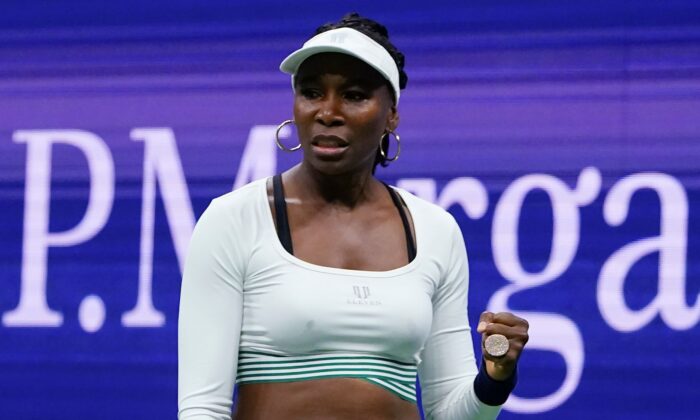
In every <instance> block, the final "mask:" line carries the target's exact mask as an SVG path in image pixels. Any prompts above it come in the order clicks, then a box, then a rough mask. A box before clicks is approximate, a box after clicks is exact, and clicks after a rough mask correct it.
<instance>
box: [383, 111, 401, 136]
mask: <svg viewBox="0 0 700 420" xmlns="http://www.w3.org/2000/svg"><path fill="white" fill-rule="evenodd" d="M399 119H400V118H399V111H398V109H396V105H392V106H391V111H390V112H389V115H388V116H387V122H386V127H387V129H388V130H390V131H396V128H397V127H398V126H399Z"/></svg>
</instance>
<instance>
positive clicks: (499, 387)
mask: <svg viewBox="0 0 700 420" xmlns="http://www.w3.org/2000/svg"><path fill="white" fill-rule="evenodd" d="M486 365H487V363H486V360H484V359H483V358H482V359H481V366H480V368H479V373H478V374H477V375H476V378H474V393H475V394H476V396H477V398H479V400H480V401H481V402H482V403H484V404H486V405H492V406H495V405H502V404H503V403H505V402H506V400H507V399H508V396H509V395H510V393H511V392H512V391H513V388H515V384H516V383H517V381H518V372H517V367H515V366H514V367H513V368H512V369H510V374H509V375H508V376H506V377H504V378H503V379H502V380H499V379H496V378H494V377H492V376H491V374H490V373H489V372H488V369H487V367H486ZM501 373H506V372H501Z"/></svg>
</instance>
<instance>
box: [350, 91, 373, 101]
mask: <svg viewBox="0 0 700 420" xmlns="http://www.w3.org/2000/svg"><path fill="white" fill-rule="evenodd" d="M367 97H368V96H367V94H366V93H364V92H361V91H357V90H349V91H347V92H345V98H346V99H347V100H349V101H363V100H365V99H367Z"/></svg>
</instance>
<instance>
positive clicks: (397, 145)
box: [379, 130, 401, 162]
mask: <svg viewBox="0 0 700 420" xmlns="http://www.w3.org/2000/svg"><path fill="white" fill-rule="evenodd" d="M384 135H385V136H392V135H393V136H394V138H396V154H395V155H394V156H393V157H391V158H388V157H387V156H386V152H385V151H384V148H383V147H382V144H381V142H380V143H379V154H380V155H382V158H383V159H384V160H385V161H387V162H393V161H395V160H396V159H398V158H399V155H400V154H401V138H400V137H399V135H398V134H396V133H394V132H393V131H391V130H389V131H387V132H386V133H385V134H384ZM383 138H384V137H382V139H383Z"/></svg>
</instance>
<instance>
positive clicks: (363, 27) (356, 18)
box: [315, 12, 408, 173]
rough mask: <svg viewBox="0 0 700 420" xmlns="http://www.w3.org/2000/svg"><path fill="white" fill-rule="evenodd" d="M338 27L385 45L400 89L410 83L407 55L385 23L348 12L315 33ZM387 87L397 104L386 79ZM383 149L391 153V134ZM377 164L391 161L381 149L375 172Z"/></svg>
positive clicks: (386, 136) (378, 152)
mask: <svg viewBox="0 0 700 420" xmlns="http://www.w3.org/2000/svg"><path fill="white" fill-rule="evenodd" d="M338 28H352V29H354V30H356V31H358V32H362V33H363V34H365V35H367V36H368V37H370V38H372V39H373V40H374V41H375V42H376V43H378V44H379V45H381V46H382V47H384V49H385V50H386V51H387V52H388V53H389V55H390V56H391V58H393V59H394V62H395V63H396V67H398V69H399V88H400V89H405V88H406V84H407V83H408V75H406V72H405V71H404V69H403V67H404V63H405V57H404V55H403V54H402V53H401V51H399V50H398V49H397V48H396V47H395V46H394V44H392V43H391V42H390V41H389V31H388V30H387V29H386V27H385V26H384V25H382V24H381V23H379V22H376V21H374V20H372V19H369V18H366V17H362V16H360V15H359V14H357V13H355V12H353V13H348V14H346V15H345V16H343V18H342V19H340V20H339V21H338V22H333V23H326V24H324V25H321V26H319V27H318V28H317V29H316V33H315V35H318V34H320V33H323V32H326V31H330V30H331V29H338ZM386 84H387V87H388V88H389V92H391V96H392V98H393V99H394V104H396V97H395V94H394V89H393V87H391V85H390V84H389V81H388V80H387V81H386ZM380 147H381V149H382V150H384V154H385V155H386V156H388V155H389V136H388V135H384V136H383V137H382V141H381V145H380ZM377 165H382V166H385V167H386V166H388V165H389V162H388V161H387V160H386V159H385V158H384V157H383V156H382V154H381V152H380V150H379V149H377V156H376V157H375V158H374V169H373V170H372V173H374V170H376V169H377Z"/></svg>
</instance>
